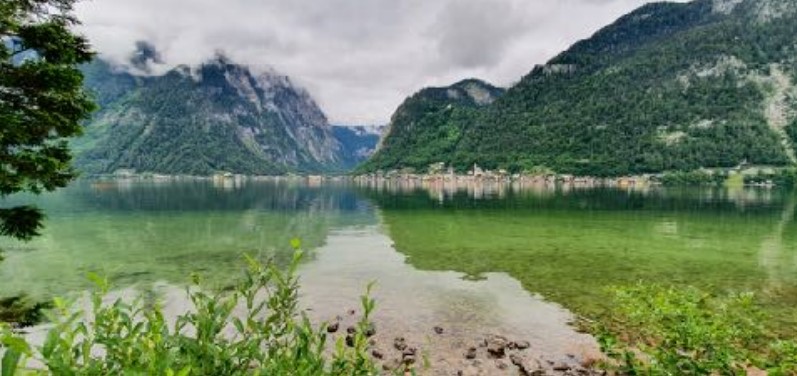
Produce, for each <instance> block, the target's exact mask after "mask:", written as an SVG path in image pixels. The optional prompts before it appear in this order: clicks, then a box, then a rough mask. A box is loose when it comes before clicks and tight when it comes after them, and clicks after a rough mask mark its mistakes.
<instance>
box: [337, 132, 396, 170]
mask: <svg viewBox="0 0 797 376" xmlns="http://www.w3.org/2000/svg"><path fill="white" fill-rule="evenodd" d="M385 129H386V127H385V126H357V125H354V126H347V125H334V126H332V134H334V135H335V138H337V139H338V141H339V142H340V145H341V147H342V149H343V162H344V165H345V167H346V168H347V169H351V168H354V167H356V166H357V165H359V164H360V163H362V162H363V161H365V160H366V159H368V158H369V157H370V156H371V155H373V153H374V151H376V147H377V144H378V143H379V140H380V139H381V137H382V133H383V132H384V131H385Z"/></svg>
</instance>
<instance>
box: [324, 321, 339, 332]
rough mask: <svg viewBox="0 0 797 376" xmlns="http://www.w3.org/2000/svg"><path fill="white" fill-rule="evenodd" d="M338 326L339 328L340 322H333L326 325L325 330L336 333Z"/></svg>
mask: <svg viewBox="0 0 797 376" xmlns="http://www.w3.org/2000/svg"><path fill="white" fill-rule="evenodd" d="M339 328H340V323H339V322H333V323H331V324H329V325H327V332H329V333H336V332H337V331H338V329H339Z"/></svg>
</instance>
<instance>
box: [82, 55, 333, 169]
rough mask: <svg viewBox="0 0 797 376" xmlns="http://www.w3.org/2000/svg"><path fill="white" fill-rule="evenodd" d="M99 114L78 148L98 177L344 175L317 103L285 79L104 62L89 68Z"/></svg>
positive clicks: (231, 69) (229, 67)
mask: <svg viewBox="0 0 797 376" xmlns="http://www.w3.org/2000/svg"><path fill="white" fill-rule="evenodd" d="M83 71H84V74H85V76H86V80H85V82H86V86H87V87H88V88H89V89H90V90H91V91H92V92H93V93H94V95H95V98H96V99H97V101H98V103H99V104H100V107H101V109H100V111H99V112H98V113H96V114H95V116H94V118H93V119H92V121H90V122H89V124H87V125H86V128H85V135H84V136H83V137H82V138H80V139H78V140H77V141H76V142H75V143H74V145H73V146H74V148H75V150H76V152H77V160H76V164H77V166H78V168H79V169H80V170H81V171H82V172H84V173H89V174H96V173H113V172H115V171H118V170H135V171H136V172H152V173H163V174H192V175H211V174H214V173H219V172H232V173H241V174H280V173H285V172H288V171H295V172H320V171H336V170H339V169H341V168H342V167H343V157H342V150H341V145H340V143H339V142H338V141H337V139H336V138H335V137H334V136H333V134H332V129H331V127H330V126H329V124H328V122H327V119H326V117H325V115H324V113H323V112H322V111H321V110H320V109H319V107H318V106H317V105H316V103H315V102H314V101H313V99H312V98H311V97H310V95H309V94H308V93H307V92H306V91H304V90H303V89H301V88H298V87H296V86H294V85H293V84H292V83H291V81H290V80H289V79H288V78H287V77H285V76H282V75H280V74H278V73H276V72H273V71H267V72H264V73H260V74H256V73H254V72H253V71H252V70H250V69H249V68H248V67H245V66H241V65H237V64H235V63H233V62H231V61H230V60H229V59H227V58H225V57H223V56H218V57H217V58H215V59H213V60H211V61H208V62H207V63H205V64H202V65H201V66H198V67H187V66H179V67H177V68H175V69H173V70H170V71H168V72H167V73H165V74H163V75H150V76H144V75H142V76H136V75H132V74H130V73H127V72H125V71H122V70H119V69H118V68H114V67H113V66H111V65H110V64H108V63H106V62H104V61H102V60H99V59H98V60H96V61H94V62H93V63H92V64H90V65H88V66H86V67H84V68H83Z"/></svg>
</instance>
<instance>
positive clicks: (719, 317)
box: [598, 285, 797, 375]
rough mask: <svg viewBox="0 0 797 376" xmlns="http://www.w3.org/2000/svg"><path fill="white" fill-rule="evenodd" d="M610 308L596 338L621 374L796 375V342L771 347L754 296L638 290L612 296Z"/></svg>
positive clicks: (691, 290)
mask: <svg viewBox="0 0 797 376" xmlns="http://www.w3.org/2000/svg"><path fill="white" fill-rule="evenodd" d="M614 303H615V310H614V312H613V314H614V317H613V319H614V322H613V323H612V324H610V325H608V326H607V327H603V328H602V329H601V330H600V331H599V332H600V335H599V336H598V337H599V342H600V344H601V347H602V350H603V351H604V352H605V353H606V354H607V355H608V356H609V357H610V358H612V359H614V360H615V365H616V366H617V368H618V370H619V371H620V372H621V373H623V374H629V375H745V374H747V370H748V369H750V368H752V367H757V368H760V369H766V370H767V371H768V372H769V374H771V375H793V374H797V342H794V341H771V340H770V336H769V335H768V334H767V333H766V330H765V328H764V326H763V324H762V323H763V322H764V317H763V313H762V312H761V311H760V310H759V309H758V308H757V307H756V302H755V299H754V296H753V295H752V294H736V295H729V296H725V297H716V296H712V295H709V294H707V293H705V292H702V291H700V290H698V289H695V288H674V287H662V286H658V285H637V286H634V287H630V288H621V289H617V290H616V291H615V300H614ZM618 332H621V333H624V334H623V335H622V336H616V335H614V334H612V333H618Z"/></svg>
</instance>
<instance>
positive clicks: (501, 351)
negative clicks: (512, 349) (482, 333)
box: [487, 336, 509, 358]
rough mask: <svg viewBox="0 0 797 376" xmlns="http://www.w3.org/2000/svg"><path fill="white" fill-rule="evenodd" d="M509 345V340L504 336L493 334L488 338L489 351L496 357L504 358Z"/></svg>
mask: <svg viewBox="0 0 797 376" xmlns="http://www.w3.org/2000/svg"><path fill="white" fill-rule="evenodd" d="M508 346H509V340H507V339H506V338H504V337H501V336H491V337H489V338H487V352H488V353H489V354H490V356H492V357H494V358H503V357H504V356H505V355H506V349H507V347H508Z"/></svg>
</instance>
